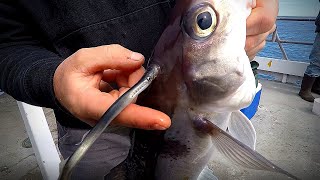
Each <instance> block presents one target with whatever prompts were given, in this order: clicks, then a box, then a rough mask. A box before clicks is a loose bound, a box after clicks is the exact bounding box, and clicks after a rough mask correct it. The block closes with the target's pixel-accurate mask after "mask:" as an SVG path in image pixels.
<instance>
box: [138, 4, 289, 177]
mask: <svg viewBox="0 0 320 180" xmlns="http://www.w3.org/2000/svg"><path fill="white" fill-rule="evenodd" d="M252 3H255V2H252V0H178V1H176V5H175V7H174V9H173V11H172V14H171V18H170V20H169V25H168V26H167V28H166V29H165V30H164V32H163V34H162V36H161V37H160V39H159V41H158V43H157V45H156V48H155V51H154V53H153V57H152V59H151V61H150V62H149V64H152V63H154V64H158V65H160V67H161V74H160V75H159V77H158V78H157V79H156V80H155V82H154V83H153V85H152V87H151V88H150V89H149V92H148V96H147V97H145V98H144V99H143V102H144V103H143V104H144V105H146V106H149V107H153V108H155V109H158V110H161V111H163V112H165V113H166V114H168V115H169V116H170V117H171V119H172V125H171V127H170V128H169V129H168V130H167V131H166V132H165V134H164V145H163V147H162V149H161V150H160V153H159V155H158V157H157V162H156V167H155V179H161V180H162V179H197V178H201V177H199V174H200V173H201V171H202V170H203V169H204V167H205V166H206V164H207V163H208V162H209V161H210V159H211V158H212V157H214V156H213V155H214V154H215V153H218V152H220V153H222V154H224V155H225V156H226V157H228V158H229V159H231V160H233V161H235V162H238V163H240V164H242V165H244V166H246V167H249V168H255V169H263V170H270V171H277V172H281V173H284V174H287V175H288V173H287V172H285V171H283V170H282V169H280V168H278V167H276V166H275V165H273V164H272V163H271V162H269V161H268V160H266V159H265V158H263V157H262V158H261V157H260V155H256V154H255V151H253V150H252V149H254V147H255V141H256V137H255V131H254V128H253V126H252V124H251V123H250V122H249V121H248V119H247V118H246V117H245V116H244V115H243V114H241V113H240V111H239V109H241V108H243V107H246V106H248V105H249V104H250V103H251V101H252V99H253V98H254V95H255V93H256V87H255V79H254V75H253V73H252V70H251V67H250V63H249V59H248V57H247V55H246V53H245V50H244V46H245V38H246V18H247V17H248V15H249V14H250V11H251V7H252ZM227 129H228V131H229V133H226V132H225V131H226V130H227ZM230 134H231V135H230ZM243 144H245V145H246V146H245V145H243ZM250 148H251V149H250ZM248 159H249V160H248ZM256 162H257V163H256ZM261 164H262V165H261ZM288 176H290V175H288ZM291 177H293V176H291Z"/></svg>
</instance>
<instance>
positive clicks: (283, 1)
mask: <svg viewBox="0 0 320 180" xmlns="http://www.w3.org/2000/svg"><path fill="white" fill-rule="evenodd" d="M319 9H320V2H319V0H279V16H306V17H316V16H317V15H318V13H319Z"/></svg>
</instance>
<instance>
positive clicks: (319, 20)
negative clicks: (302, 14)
mask: <svg viewBox="0 0 320 180" xmlns="http://www.w3.org/2000/svg"><path fill="white" fill-rule="evenodd" d="M315 24H316V26H317V28H316V32H317V33H318V32H320V11H319V14H318V16H317V18H316V22H315Z"/></svg>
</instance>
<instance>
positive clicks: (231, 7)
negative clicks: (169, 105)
mask: <svg viewBox="0 0 320 180" xmlns="http://www.w3.org/2000/svg"><path fill="white" fill-rule="evenodd" d="M252 4H253V2H252V0H186V1H183V0H181V1H177V4H176V6H175V8H176V9H175V10H174V15H173V19H172V20H171V21H170V22H171V23H170V24H171V26H170V25H169V26H168V28H167V29H166V30H165V34H167V37H165V38H164V39H165V40H166V41H163V43H161V39H160V44H161V46H162V47H163V46H164V44H166V45H167V46H164V47H172V48H173V49H174V50H171V54H170V55H171V57H168V56H166V55H165V54H167V53H166V52H164V51H160V52H162V53H158V52H155V53H156V55H158V56H161V57H162V58H158V59H160V60H158V62H159V63H160V64H161V63H162V64H164V65H163V66H165V67H164V69H165V70H164V71H165V72H168V71H170V69H173V67H174V68H176V67H177V64H179V69H180V72H179V73H181V79H182V81H183V83H184V84H185V85H186V89H187V92H188V96H189V99H190V101H191V102H192V103H193V104H194V105H195V106H197V107H200V108H206V107H210V108H211V110H212V108H214V110H215V111H232V110H238V109H240V108H243V107H245V106H247V105H249V104H250V103H251V101H252V99H253V97H254V95H255V91H256V88H255V78H254V75H253V72H252V70H251V66H250V61H249V59H248V56H247V55H246V52H245V50H244V47H245V40H246V18H247V17H248V15H249V14H250V12H251V7H252ZM166 31H167V32H166ZM169 32H170V33H169ZM169 35H170V36H169ZM168 39H171V40H168ZM172 39H174V40H172ZM170 43H171V44H170ZM156 50H157V49H156ZM158 50H159V49H158ZM173 51H174V52H173ZM160 54H161V55H160ZM173 54H174V55H173ZM172 55H173V56H174V58H172ZM168 59H170V61H169V60H168ZM168 74H170V73H168Z"/></svg>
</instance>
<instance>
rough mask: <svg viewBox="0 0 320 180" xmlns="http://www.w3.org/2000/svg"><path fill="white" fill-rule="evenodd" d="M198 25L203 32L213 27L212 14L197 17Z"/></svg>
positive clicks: (207, 13) (206, 13)
mask: <svg viewBox="0 0 320 180" xmlns="http://www.w3.org/2000/svg"><path fill="white" fill-rule="evenodd" d="M197 23H198V26H199V27H200V28H201V29H202V30H206V29H208V28H209V27H210V26H211V25H212V17H211V14H210V13H209V12H203V13H200V14H199V15H198V16H197Z"/></svg>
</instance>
